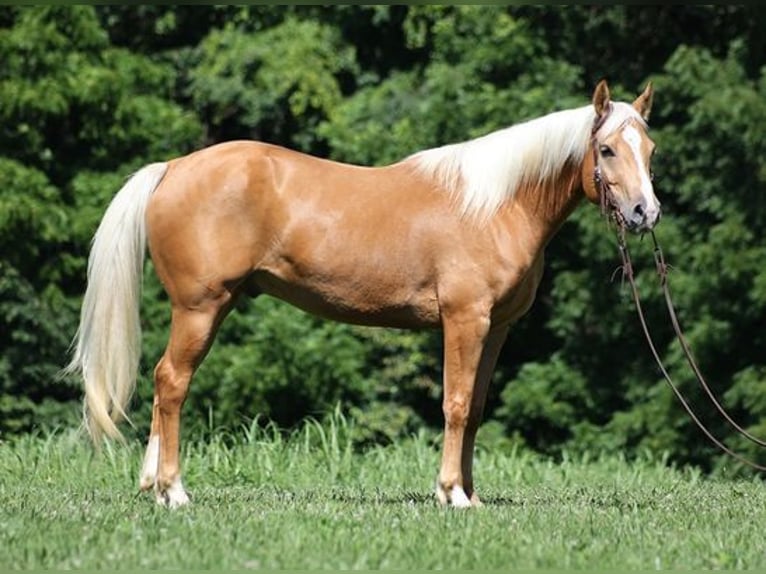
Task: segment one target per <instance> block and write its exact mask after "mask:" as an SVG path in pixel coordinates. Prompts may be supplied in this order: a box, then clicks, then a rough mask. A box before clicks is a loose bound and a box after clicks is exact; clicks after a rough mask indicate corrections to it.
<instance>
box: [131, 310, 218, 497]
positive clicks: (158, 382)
mask: <svg viewBox="0 0 766 574" xmlns="http://www.w3.org/2000/svg"><path fill="white" fill-rule="evenodd" d="M227 299H228V298H227ZM228 309H229V305H228V300H227V302H226V303H222V302H221V301H218V300H216V301H215V302H212V301H211V302H208V304H207V305H205V306H200V307H195V308H193V309H190V308H182V307H180V306H177V307H174V309H173V314H172V319H171V326H170V339H169V341H168V346H167V348H166V349H165V353H164V355H163V356H162V358H161V359H160V361H159V363H157V367H156V368H155V370H154V389H155V390H154V392H155V398H154V410H153V417H152V430H151V433H152V434H151V435H150V437H149V444H148V446H147V454H146V457H145V459H144V467H143V470H142V487H144V488H147V487H149V481H150V480H152V478H153V483H154V490H155V494H156V495H157V502H159V503H160V504H163V505H167V506H171V507H175V506H180V505H183V504H186V503H187V502H188V501H189V497H188V496H187V494H186V491H185V490H184V487H183V484H182V482H181V467H180V462H179V450H180V439H179V434H180V422H181V407H182V405H183V403H184V400H185V399H186V395H187V392H188V390H189V383H190V382H191V378H192V375H193V374H194V371H195V370H196V368H197V367H198V366H199V364H200V363H201V362H202V359H203V358H204V357H205V354H206V353H207V351H208V350H209V349H210V345H211V344H212V343H213V338H214V337H215V333H216V330H217V328H218V325H219V324H220V322H221V321H222V320H223V317H224V316H225V315H226V312H227V311H228ZM154 469H156V471H154ZM153 471H154V472H156V475H155V476H154V477H153V476H152V474H153Z"/></svg>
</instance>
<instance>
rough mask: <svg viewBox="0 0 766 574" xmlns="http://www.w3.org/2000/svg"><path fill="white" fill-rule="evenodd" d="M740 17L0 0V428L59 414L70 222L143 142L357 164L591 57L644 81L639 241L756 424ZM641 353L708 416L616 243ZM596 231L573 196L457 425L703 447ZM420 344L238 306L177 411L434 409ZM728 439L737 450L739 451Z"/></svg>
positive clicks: (578, 85)
mask: <svg viewBox="0 0 766 574" xmlns="http://www.w3.org/2000/svg"><path fill="white" fill-rule="evenodd" d="M764 30H766V12H765V11H764V8H762V7H743V6H730V7H724V6H652V7H639V6H635V7H629V6H612V7H607V6H570V7H553V6H514V7H478V6H470V7H469V6H451V7H445V6H411V7H407V6H334V7H319V6H316V7H255V6H96V7H93V6H78V7H62V6H46V7H8V6H4V7H0V253H1V254H2V258H1V259H0V349H1V350H2V356H0V433H2V434H1V435H0V436H2V437H9V436H11V435H13V434H17V433H24V432H29V431H31V430H34V429H38V428H41V427H44V426H51V425H75V424H77V417H78V416H79V410H78V409H79V402H80V397H81V391H80V388H79V386H78V384H77V382H76V381H72V380H63V381H62V380H57V378H56V375H57V372H58V370H59V369H60V368H61V367H62V366H63V365H64V364H65V363H66V361H67V347H68V345H69V341H70V340H71V338H72V336H73V335H74V332H75V330H76V326H77V319H78V313H79V302H80V298H81V296H82V293H83V291H84V288H85V285H84V281H85V270H86V260H87V252H88V246H89V242H90V239H91V237H92V235H93V233H94V231H95V229H96V226H97V225H98V222H99V219H100V217H101V215H102V213H103V211H104V209H105V208H106V206H107V204H108V202H109V200H110V198H111V197H112V195H113V194H114V193H115V192H116V190H117V189H118V188H119V187H120V186H121V184H122V182H123V181H124V179H125V178H126V177H127V176H128V175H129V174H130V173H131V172H132V171H133V170H135V169H136V168H138V167H139V166H141V165H142V164H144V163H147V162H151V161H157V160H163V159H169V158H171V157H173V156H176V155H179V154H184V153H187V152H190V151H192V150H195V149H198V148H200V147H203V146H206V145H210V144H212V143H215V142H219V141H223V140H228V139H233V138H255V139H261V140H266V141H269V142H273V143H278V144H282V145H286V146H289V147H292V148H296V149H300V150H303V151H306V152H310V153H314V154H318V155H321V156H325V157H332V158H335V159H338V160H343V161H348V162H353V163H361V164H383V163H386V162H390V161H393V160H396V159H399V158H401V157H403V156H405V155H407V154H409V153H412V152H415V151H417V150H420V149H423V148H427V147H433V146H437V145H442V144H444V143H449V142H452V141H459V140H465V139H469V138H472V137H476V136H478V135H481V134H483V133H486V132H488V131H491V130H494V129H498V128H501V127H505V126H508V125H510V124H513V123H515V122H518V121H520V120H524V119H528V118H531V117H535V116H539V115H542V114H545V113H548V112H551V111H555V110H558V109H561V108H567V107H574V106H580V105H584V104H585V103H587V101H588V99H589V97H590V94H591V93H592V90H593V87H594V86H595V84H596V82H597V81H598V80H599V79H601V78H607V79H608V80H609V82H610V85H611V87H612V92H613V96H615V97H616V98H617V99H623V100H626V99H627V100H629V99H632V98H633V97H634V96H635V95H637V94H638V93H639V92H640V90H641V89H643V87H644V85H645V83H646V82H647V81H648V80H652V81H653V82H654V85H655V89H656V91H655V107H654V111H653V115H652V119H651V125H652V136H653V137H654V138H655V140H656V142H657V144H658V153H657V156H656V159H655V162H654V171H655V173H656V181H655V184H656V188H657V193H658V196H659V197H660V199H661V201H662V202H663V207H664V218H663V221H662V223H661V224H660V226H659V228H658V235H659V238H660V240H661V241H662V243H663V244H664V246H665V250H666V256H667V257H668V259H669V261H670V262H672V263H673V265H674V269H673V272H672V276H671V281H672V287H673V290H674V294H675V297H676V298H677V302H678V305H679V308H680V314H681V320H682V322H683V324H684V326H685V328H686V329H687V334H688V338H689V340H690V343H691V345H692V348H693V349H694V352H695V354H696V357H697V359H698V361H699V363H700V365H701V367H702V369H703V371H704V372H705V373H706V375H707V376H708V378H709V379H710V380H711V381H712V382H713V383H714V386H715V388H716V390H717V392H718V393H719V395H720V396H721V397H722V400H723V402H724V403H725V404H726V405H727V406H728V407H729V408H731V409H732V412H733V414H734V415H735V417H736V418H737V419H738V420H739V421H740V422H741V423H742V424H743V425H744V426H746V427H747V428H749V429H750V430H751V431H752V432H754V433H755V434H760V435H762V436H764V435H766V331H764V329H763V323H764V319H766V265H764V263H765V262H766V241H764V238H763V231H764V229H766V195H765V193H764V192H765V190H766V189H765V186H766V97H765V96H766V73H764V70H765V69H766V68H764V67H763V66H764V64H765V63H766V49H765V48H764V42H765V41H766V34H764ZM631 245H632V250H633V253H634V256H635V257H636V265H637V267H638V268H640V273H639V285H640V288H641V290H642V292H643V295H644V297H645V307H646V309H647V313H648V316H649V320H650V322H651V323H652V325H653V327H654V328H655V330H656V336H657V339H658V342H659V346H660V351H661V354H662V355H663V357H664V359H665V360H666V361H667V364H668V365H669V367H670V370H671V372H672V373H673V375H674V377H675V378H676V380H677V382H678V383H679V384H680V385H681V386H682V387H683V388H684V389H685V391H686V392H687V393H688V394H689V396H690V397H691V399H692V402H693V403H694V404H695V405H696V406H697V407H698V409H699V410H700V413H701V416H702V418H703V419H704V420H705V421H707V422H709V423H710V424H711V426H712V427H713V428H714V429H715V431H716V432H717V433H718V434H719V436H722V437H726V439H727V442H729V444H731V445H733V446H735V447H736V448H738V449H740V450H741V451H742V452H745V453H748V452H750V451H751V450H752V449H751V447H749V446H748V445H747V444H744V443H742V442H740V441H738V440H736V439H735V438H734V437H733V436H731V435H730V433H729V431H728V430H727V429H726V428H725V427H724V426H723V425H722V424H721V423H720V422H717V419H716V418H715V417H713V416H712V414H713V413H712V410H711V408H710V407H709V405H708V404H707V403H706V402H704V401H703V400H702V399H703V396H702V395H701V393H700V392H699V391H698V390H697V388H696V385H695V383H694V380H693V378H692V376H691V373H690V371H689V369H688V368H687V366H686V364H685V360H684V358H683V355H682V354H681V352H680V349H679V346H678V345H677V343H674V342H673V339H672V337H671V332H670V329H669V323H668V320H667V317H666V315H665V312H664V308H663V307H662V299H661V294H660V292H659V289H658V287H657V285H656V281H655V275H654V268H653V260H652V256H651V248H650V242H648V241H644V242H643V243H642V242H639V241H638V240H637V239H632V240H631ZM617 261H618V256H617V251H616V241H615V239H614V236H613V233H612V231H611V230H610V229H609V228H608V227H607V226H606V224H605V223H604V221H603V220H602V219H601V218H600V216H599V214H598V210H597V209H595V208H593V207H592V206H589V205H583V206H582V207H581V208H580V209H579V210H578V211H577V212H576V213H575V215H574V216H573V217H572V219H571V220H570V221H569V222H568V223H567V224H566V225H565V226H564V227H563V229H562V230H561V232H560V234H559V235H558V236H557V237H556V238H555V239H554V241H553V242H552V244H551V246H550V248H549V249H548V253H547V267H546V274H545V278H544V280H543V283H542V286H541V289H540V291H539V293H538V297H537V300H536V302H535V304H534V306H533V308H532V310H531V311H530V313H529V314H528V315H527V316H526V317H525V318H524V319H523V320H522V321H521V322H520V323H519V324H518V325H517V326H516V327H515V329H514V330H513V331H512V333H511V335H510V338H509V340H508V343H507V344H506V346H505V348H504V350H503V354H502V356H501V359H500V364H499V366H498V369H497V372H496V375H495V378H494V384H493V386H492V389H491V394H490V402H489V405H488V409H487V413H486V419H487V421H488V422H487V424H486V425H485V426H484V427H483V430H482V433H481V434H480V440H481V441H483V442H484V444H491V445H492V446H493V447H494V448H511V447H513V446H514V445H516V446H518V445H519V444H522V445H524V446H526V447H529V448H534V449H536V450H538V451H540V452H542V453H545V454H550V455H554V456H560V455H561V454H562V453H563V452H570V453H572V452H574V453H582V452H591V453H600V452H625V453H627V455H628V456H644V455H645V453H652V455H654V456H659V455H661V454H663V453H666V454H667V455H669V457H670V458H671V460H673V461H675V462H678V463H694V464H699V465H701V466H703V467H705V468H714V467H716V466H719V467H720V466H721V465H723V464H726V465H729V466H731V459H727V460H725V461H724V459H722V458H720V457H718V455H717V453H716V452H715V451H714V450H713V449H712V447H710V446H709V445H708V443H707V442H706V440H705V439H704V437H702V435H701V434H700V433H699V432H698V431H697V430H696V428H695V427H694V426H693V424H692V423H691V421H690V420H689V419H688V418H687V417H686V416H685V415H684V413H683V412H682V410H681V408H680V407H679V406H678V404H677V403H676V402H675V399H674V398H673V396H672V395H671V393H670V392H669V389H668V388H667V387H666V385H665V383H664V382H663V380H662V379H661V377H660V375H659V373H658V371H657V369H656V367H655V366H654V365H653V363H652V360H651V356H650V354H649V352H648V349H647V347H646V345H645V343H644V341H643V339H642V336H641V334H640V330H639V327H638V323H637V320H636V317H635V314H634V312H633V310H632V307H631V303H630V300H629V298H628V293H627V291H626V290H625V289H624V288H621V286H620V284H619V282H618V281H615V282H612V281H611V277H612V272H613V271H614V269H615V267H616V265H617ZM147 271H148V272H147V276H146V279H145V285H144V299H143V304H142V312H141V316H142V321H143V328H144V343H143V344H144V348H143V351H144V354H143V363H142V368H141V379H140V381H139V390H138V393H137V397H136V400H135V403H134V405H133V411H132V412H133V414H134V420H135V421H136V425H137V431H136V432H137V433H138V434H139V435H141V436H143V434H144V433H146V431H147V421H148V416H149V411H150V404H151V393H152V383H151V370H152V367H153V365H154V363H155V362H156V360H157V359H158V357H159V355H160V353H161V352H162V349H163V346H164V343H165V337H166V334H167V326H168V307H167V303H166V301H165V297H164V295H163V293H162V290H161V288H160V287H159V285H158V283H157V281H156V279H155V277H154V275H153V273H152V271H151V263H150V262H148V263H147ZM440 378H441V341H440V337H439V333H436V332H400V331H393V330H381V329H369V328H359V327H353V326H347V325H341V324H336V323H329V322H324V321H321V320H319V319H316V318H314V317H311V316H308V315H305V314H303V313H302V312H300V311H297V310H295V309H293V308H291V307H288V306H286V305H284V304H282V303H280V302H277V301H274V300H270V299H268V298H261V299H259V300H257V301H256V302H252V301H250V302H248V301H243V302H242V303H241V304H240V306H239V307H238V309H237V310H236V311H235V312H234V313H233V314H232V315H231V316H230V317H229V318H228V319H227V321H226V322H225V323H224V326H223V328H222V330H221V333H220V335H219V337H218V340H217V342H216V345H215V347H214V349H213V351H212V352H211V354H210V355H209V356H208V358H207V360H206V361H205V363H204V364H203V366H202V368H201V369H200V371H199V373H198V375H197V377H196V379H195V381H194V382H193V385H192V389H191V394H190V397H189V400H188V402H187V404H186V407H185V417H184V422H185V432H187V433H190V432H191V433H193V432H205V431H213V430H218V429H221V428H231V429H234V428H237V427H239V426H241V425H248V424H252V421H254V420H255V421H256V423H257V422H266V421H274V422H275V423H277V424H278V425H279V426H281V427H285V428H288V427H290V426H291V425H294V424H295V423H297V422H298V421H300V420H301V419H303V418H304V417H306V416H314V417H321V416H323V414H324V413H327V412H328V411H330V410H332V409H334V408H336V406H337V405H340V408H341V409H342V410H343V411H344V412H345V413H346V416H347V417H348V418H350V419H352V420H353V421H354V425H353V428H354V432H355V433H356V434H355V436H356V438H357V440H358V442H359V444H360V445H361V446H363V445H365V444H370V443H379V442H386V441H391V440H395V439H396V438H398V437H401V436H402V435H405V434H408V433H411V432H415V431H416V430H417V429H420V428H430V429H432V430H433V431H434V432H438V431H439V430H440V426H441V421H442V415H441V407H440V396H441V383H440ZM751 454H753V453H752V452H751Z"/></svg>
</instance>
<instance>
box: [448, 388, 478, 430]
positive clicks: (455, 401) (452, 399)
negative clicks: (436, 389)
mask: <svg viewBox="0 0 766 574" xmlns="http://www.w3.org/2000/svg"><path fill="white" fill-rule="evenodd" d="M470 403H471V401H470V399H469V398H468V397H466V396H464V395H462V394H456V395H454V396H449V397H445V398H444V402H443V404H442V409H443V411H444V420H445V421H446V423H447V425H448V426H449V427H451V428H456V427H459V428H465V426H466V425H467V424H468V415H469V411H470Z"/></svg>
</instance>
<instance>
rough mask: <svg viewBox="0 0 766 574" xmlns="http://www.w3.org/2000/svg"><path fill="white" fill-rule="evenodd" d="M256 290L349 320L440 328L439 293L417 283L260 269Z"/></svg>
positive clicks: (254, 281) (323, 314) (320, 313)
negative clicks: (344, 279) (404, 283)
mask: <svg viewBox="0 0 766 574" xmlns="http://www.w3.org/2000/svg"><path fill="white" fill-rule="evenodd" d="M250 283H251V286H252V287H253V290H254V292H255V293H264V294H267V295H271V296H273V297H276V298H278V299H282V300H283V301H286V302H288V303H290V304H292V305H294V306H296V307H298V308H300V309H303V310H304V311H307V312H309V313H312V314H314V315H318V316H320V317H325V318H327V319H332V320H335V321H341V322H345V323H354V324H358V325H370V326H380V327H395V328H423V327H438V326H439V324H440V318H439V305H438V302H437V300H436V296H435V294H432V293H431V290H429V289H427V288H418V286H416V285H412V286H411V285H393V284H391V283H390V282H381V281H376V280H375V279H370V280H368V281H365V282H363V283H362V282H356V281H342V280H341V281H339V280H338V279H337V278H336V279H333V280H330V279H329V278H328V277H323V276H316V277H311V278H307V277H295V276H293V277H290V278H289V279H288V278H286V277H285V276H283V275H282V274H275V273H271V272H265V271H259V272H256V273H254V274H253V276H252V277H251V281H250Z"/></svg>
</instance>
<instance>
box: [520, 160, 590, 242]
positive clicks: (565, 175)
mask: <svg viewBox="0 0 766 574" xmlns="http://www.w3.org/2000/svg"><path fill="white" fill-rule="evenodd" d="M581 167H582V166H580V165H572V164H568V165H566V166H565V167H564V169H562V170H561V172H560V173H559V174H558V175H557V176H556V177H555V178H551V179H549V180H547V181H544V182H542V183H539V184H534V185H523V186H522V187H521V188H520V189H519V190H518V191H517V193H516V195H515V197H514V199H513V202H512V203H511V204H510V205H509V208H510V210H509V213H508V214H507V219H508V224H509V225H516V223H515V222H514V221H513V220H514V219H517V218H519V217H521V218H523V219H524V220H525V226H526V227H527V229H528V230H529V233H530V237H531V238H532V239H533V241H535V242H536V243H539V244H540V247H541V248H544V247H545V246H546V245H547V244H548V242H549V241H550V240H551V238H553V236H554V235H555V234H556V232H557V231H558V230H559V228H560V227H561V225H562V224H563V223H564V221H566V219H567V218H568V217H569V216H570V215H571V213H572V212H573V211H574V209H575V208H576V207H577V204H578V203H579V202H580V200H581V199H582V198H583V190H582V185H583V183H582V177H581V175H580V174H581Z"/></svg>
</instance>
